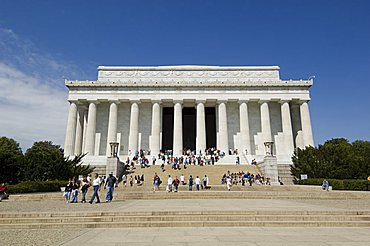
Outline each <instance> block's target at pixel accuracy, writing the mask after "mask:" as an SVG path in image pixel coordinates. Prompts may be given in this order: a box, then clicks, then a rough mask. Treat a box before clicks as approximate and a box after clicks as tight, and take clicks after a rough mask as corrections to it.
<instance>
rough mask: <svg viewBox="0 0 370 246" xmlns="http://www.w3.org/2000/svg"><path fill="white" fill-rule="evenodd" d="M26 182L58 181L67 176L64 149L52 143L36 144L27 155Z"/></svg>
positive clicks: (42, 142)
mask: <svg viewBox="0 0 370 246" xmlns="http://www.w3.org/2000/svg"><path fill="white" fill-rule="evenodd" d="M25 158H26V165H25V170H24V171H25V179H26V180H56V179H59V177H60V176H65V170H64V167H63V164H64V155H63V149H62V148H61V147H60V146H59V145H54V144H53V143H52V142H50V141H41V142H35V143H34V144H33V145H32V147H31V148H29V149H28V150H27V151H26V153H25Z"/></svg>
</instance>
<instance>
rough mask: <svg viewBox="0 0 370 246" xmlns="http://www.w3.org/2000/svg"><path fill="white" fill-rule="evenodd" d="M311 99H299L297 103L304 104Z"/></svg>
mask: <svg viewBox="0 0 370 246" xmlns="http://www.w3.org/2000/svg"><path fill="white" fill-rule="evenodd" d="M309 101H310V100H298V101H297V103H298V104H299V105H302V104H303V103H308V102H309Z"/></svg>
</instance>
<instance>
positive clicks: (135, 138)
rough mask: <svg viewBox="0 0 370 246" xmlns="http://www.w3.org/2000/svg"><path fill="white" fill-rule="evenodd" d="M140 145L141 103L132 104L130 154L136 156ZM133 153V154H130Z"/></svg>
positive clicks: (129, 139)
mask: <svg viewBox="0 0 370 246" xmlns="http://www.w3.org/2000/svg"><path fill="white" fill-rule="evenodd" d="M138 145H139V102H136V101H134V102H132V103H131V116H130V133H129V138H128V149H129V154H131V155H135V152H136V151H138V150H139V149H138ZM130 151H131V153H130Z"/></svg>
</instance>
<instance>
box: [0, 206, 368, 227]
mask: <svg viewBox="0 0 370 246" xmlns="http://www.w3.org/2000/svg"><path fill="white" fill-rule="evenodd" d="M129 227H370V211H222V210H219V211H150V212H61V213H11V214H0V229H60V228H70V229H72V228H129Z"/></svg>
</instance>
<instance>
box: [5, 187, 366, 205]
mask: <svg viewBox="0 0 370 246" xmlns="http://www.w3.org/2000/svg"><path fill="white" fill-rule="evenodd" d="M91 195H92V194H91V193H88V195H87V199H89V198H91ZM100 197H101V199H102V200H103V199H105V192H101V193H100ZM64 199H65V198H64V197H63V195H62V193H45V194H27V195H11V196H10V201H25V202H26V201H44V200H59V201H64ZM79 199H81V196H79ZM148 199H153V200H157V199H322V200H326V199H332V200H351V199H360V200H362V199H370V193H367V192H345V191H331V192H326V191H320V190H319V189H317V190H316V191H312V192H308V191H304V190H302V191H299V190H298V191H288V190H282V191H265V190H261V191H256V190H255V191H253V190H251V191H231V192H228V191H199V192H198V191H192V192H190V191H180V192H177V193H176V192H165V191H163V189H162V190H161V191H159V192H155V193H153V192H151V191H146V190H141V191H140V190H136V191H134V190H133V191H116V192H115V194H114V201H123V200H148ZM103 201H104V200H103Z"/></svg>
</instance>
